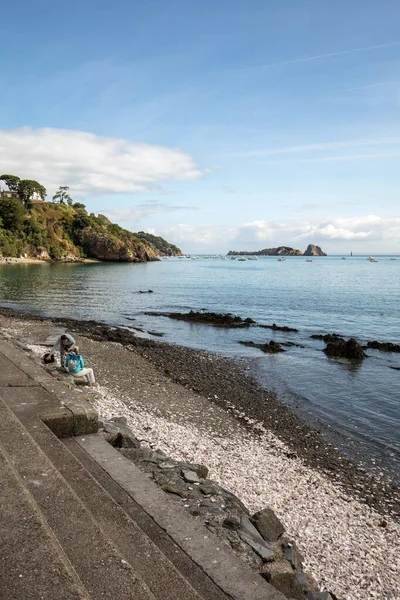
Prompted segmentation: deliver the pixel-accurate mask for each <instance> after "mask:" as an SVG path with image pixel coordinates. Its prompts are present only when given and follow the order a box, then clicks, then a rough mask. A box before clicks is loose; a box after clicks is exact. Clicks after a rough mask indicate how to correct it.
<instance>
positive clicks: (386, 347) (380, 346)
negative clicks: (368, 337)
mask: <svg viewBox="0 0 400 600" xmlns="http://www.w3.org/2000/svg"><path fill="white" fill-rule="evenodd" d="M367 348H374V349H375V350H381V351H382V352H400V344H392V342H377V341H376V340H374V341H373V342H368V343H367Z"/></svg>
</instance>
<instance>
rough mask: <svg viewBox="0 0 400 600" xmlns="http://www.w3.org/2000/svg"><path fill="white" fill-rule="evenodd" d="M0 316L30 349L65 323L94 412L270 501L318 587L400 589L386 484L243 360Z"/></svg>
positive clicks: (260, 502)
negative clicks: (85, 371)
mask: <svg viewBox="0 0 400 600" xmlns="http://www.w3.org/2000/svg"><path fill="white" fill-rule="evenodd" d="M0 326H1V331H2V332H4V333H6V334H8V335H9V336H11V337H12V338H15V339H18V340H20V341H22V342H23V343H24V345H25V347H26V349H27V351H29V352H31V353H32V354H33V355H34V356H36V357H39V356H41V355H42V354H43V353H44V351H45V350H46V349H47V348H46V347H45V346H43V341H44V340H45V339H46V337H47V336H48V334H49V333H50V332H51V330H52V329H54V327H60V326H65V328H66V329H67V331H68V332H71V333H72V334H73V335H74V337H75V338H76V339H77V341H78V343H79V346H80V348H81V351H82V353H83V355H84V357H85V361H86V363H87V365H88V366H91V367H93V368H94V371H95V374H96V379H97V381H98V383H99V389H98V390H97V393H96V394H93V395H92V398H93V403H94V405H95V406H96V408H97V409H98V411H99V413H100V415H101V416H102V417H103V418H104V419H107V418H110V417H115V416H125V417H126V418H127V421H128V425H129V426H130V427H131V428H132V430H133V431H134V433H135V435H136V436H137V437H139V438H140V439H141V440H142V442H143V443H144V444H147V445H149V446H150V447H152V448H158V449H161V450H163V451H164V452H165V453H167V454H168V455H169V456H170V457H171V458H173V459H176V460H185V461H189V462H197V463H203V464H205V465H207V466H208V468H209V469H210V477H211V478H212V479H214V480H215V481H217V482H218V483H219V484H221V485H223V486H224V487H225V488H227V489H229V490H231V491H232V492H233V493H234V494H236V495H237V496H238V497H239V498H240V499H241V500H242V501H243V502H244V503H245V504H246V506H247V507H248V509H249V510H250V511H251V512H255V511H257V510H261V509H262V508H265V507H267V506H269V507H271V508H272V509H273V510H274V511H275V512H276V514H277V515H278V517H279V518H280V519H281V520H282V522H283V523H284V525H285V528H286V530H287V532H288V533H289V534H290V535H291V536H292V537H293V539H294V540H295V541H296V543H297V545H298V547H299V549H300V551H301V552H302V554H303V555H304V557H305V564H304V568H305V571H306V572H309V573H310V574H311V575H312V576H313V577H314V579H315V580H316V582H317V584H318V586H319V588H320V590H330V591H332V592H334V594H336V595H337V597H338V598H341V599H346V600H370V599H372V598H377V599H379V600H398V599H399V598H400V593H399V589H400V557H399V553H398V540H399V534H400V525H399V521H398V511H399V508H398V507H399V504H398V502H399V495H398V490H397V489H396V488H395V487H394V485H392V484H391V482H390V481H386V480H385V479H383V478H381V477H380V475H379V473H378V472H376V473H370V472H368V471H366V470H364V469H362V468H361V467H360V466H359V465H358V466H356V465H353V464H352V463H350V461H348V460H347V459H346V457H344V456H342V455H341V454H340V452H339V451H338V450H337V449H336V448H335V447H333V446H332V444H330V443H329V442H327V440H326V439H324V437H323V436H321V435H320V433H319V432H317V431H315V430H313V429H311V428H310V427H309V425H307V423H305V422H303V421H301V420H300V419H299V418H298V417H297V416H296V415H294V414H293V413H292V412H291V411H290V410H289V409H288V408H286V407H285V406H283V405H282V404H281V403H280V402H279V399H278V398H276V397H275V395H274V394H271V393H269V392H267V391H266V390H263V389H260V388H259V387H258V384H256V383H255V382H254V381H253V380H252V379H251V378H249V377H248V376H247V374H246V365H245V363H244V362H243V363H241V362H240V361H236V362H234V361H228V360H227V359H225V358H223V357H221V356H219V355H215V354H210V353H206V352H200V351H195V350H189V349H186V348H181V347H178V346H172V345H168V344H165V343H163V342H154V341H151V342H150V341H149V340H144V339H138V338H135V337H134V336H133V334H132V333H129V335H128V334H127V333H126V332H124V330H118V329H115V328H107V327H106V326H104V325H99V324H95V323H90V322H86V323H83V322H76V321H75V322H74V321H67V320H63V321H55V320H54V319H53V320H50V319H46V318H42V317H33V316H31V315H28V314H23V315H22V314H18V313H16V312H12V311H8V310H6V309H2V310H1V311H0Z"/></svg>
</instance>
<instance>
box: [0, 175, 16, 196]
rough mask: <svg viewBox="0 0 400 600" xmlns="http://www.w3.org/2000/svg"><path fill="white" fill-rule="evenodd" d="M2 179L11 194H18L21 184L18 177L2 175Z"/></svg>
mask: <svg viewBox="0 0 400 600" xmlns="http://www.w3.org/2000/svg"><path fill="white" fill-rule="evenodd" d="M0 179H1V180H2V181H4V183H5V184H6V186H7V187H8V189H9V190H10V192H16V193H18V186H19V183H20V181H21V180H20V178H19V177H17V176H16V175H7V174H5V175H2V176H1V177H0Z"/></svg>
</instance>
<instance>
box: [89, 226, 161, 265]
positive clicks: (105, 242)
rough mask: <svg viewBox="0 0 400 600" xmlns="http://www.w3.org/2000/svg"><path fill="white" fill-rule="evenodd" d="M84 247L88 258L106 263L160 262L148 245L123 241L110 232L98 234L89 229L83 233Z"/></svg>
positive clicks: (127, 240) (130, 240)
mask: <svg viewBox="0 0 400 600" xmlns="http://www.w3.org/2000/svg"><path fill="white" fill-rule="evenodd" d="M81 239H82V245H83V247H84V248H85V250H86V253H87V255H88V256H90V257H93V258H97V259H99V260H104V261H116V262H146V261H151V260H158V259H157V255H156V253H155V251H154V250H153V249H152V248H151V247H150V246H149V245H147V244H144V243H142V242H139V241H138V242H135V241H134V239H129V238H127V239H121V238H120V237H117V236H114V235H112V234H111V233H108V232H96V231H94V230H93V229H92V228H90V227H87V228H86V229H84V230H83V231H82V235H81Z"/></svg>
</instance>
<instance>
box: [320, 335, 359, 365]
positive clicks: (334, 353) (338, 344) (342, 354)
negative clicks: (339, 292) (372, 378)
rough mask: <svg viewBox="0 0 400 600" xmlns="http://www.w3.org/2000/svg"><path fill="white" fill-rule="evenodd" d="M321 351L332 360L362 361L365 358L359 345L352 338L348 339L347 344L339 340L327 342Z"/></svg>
mask: <svg viewBox="0 0 400 600" xmlns="http://www.w3.org/2000/svg"><path fill="white" fill-rule="evenodd" d="M323 351H324V352H325V354H326V355H327V356H331V357H334V358H351V359H355V360H362V359H363V358H365V357H366V354H365V353H364V350H363V348H362V346H361V344H359V342H357V340H355V339H354V338H350V339H349V340H347V342H346V341H345V340H343V339H341V338H339V339H337V340H334V341H332V342H329V343H328V344H327V346H326V348H324V350H323Z"/></svg>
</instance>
